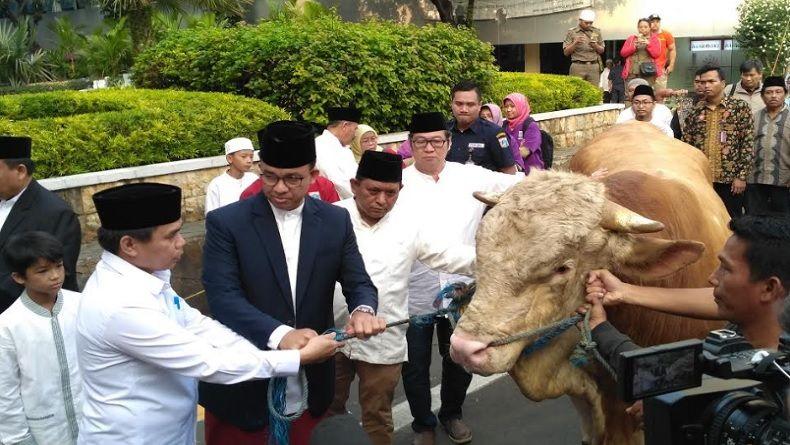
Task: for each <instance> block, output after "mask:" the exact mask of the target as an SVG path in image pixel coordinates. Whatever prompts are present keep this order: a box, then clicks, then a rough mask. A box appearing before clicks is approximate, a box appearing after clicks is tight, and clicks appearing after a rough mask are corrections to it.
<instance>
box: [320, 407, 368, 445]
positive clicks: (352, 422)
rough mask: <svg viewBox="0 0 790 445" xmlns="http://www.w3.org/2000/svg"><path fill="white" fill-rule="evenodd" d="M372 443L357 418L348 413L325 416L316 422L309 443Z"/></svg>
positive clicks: (356, 444) (345, 444) (346, 444)
mask: <svg viewBox="0 0 790 445" xmlns="http://www.w3.org/2000/svg"><path fill="white" fill-rule="evenodd" d="M334 444H343V445H373V442H371V441H370V438H369V437H368V435H367V433H365V430H363V429H362V427H361V426H360V425H359V422H358V421H357V419H355V418H353V417H351V415H350V414H340V415H337V416H332V417H327V418H326V419H323V420H322V421H320V422H318V425H316V427H315V429H314V430H313V434H312V435H311V436H310V445H334Z"/></svg>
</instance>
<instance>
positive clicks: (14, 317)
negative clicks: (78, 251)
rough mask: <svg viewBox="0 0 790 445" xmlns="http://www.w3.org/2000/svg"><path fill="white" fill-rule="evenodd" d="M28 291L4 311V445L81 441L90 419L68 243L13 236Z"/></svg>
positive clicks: (11, 252)
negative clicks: (67, 282)
mask: <svg viewBox="0 0 790 445" xmlns="http://www.w3.org/2000/svg"><path fill="white" fill-rule="evenodd" d="M3 256H4V258H5V261H6V263H7V264H8V267H9V269H10V271H11V278H12V279H13V280H14V281H16V282H17V283H19V284H21V285H22V286H24V288H25V290H24V291H23V292H22V295H20V296H19V298H18V299H17V300H16V301H15V302H14V303H13V304H12V305H11V306H10V307H9V308H8V309H7V310H6V311H5V312H3V313H2V314H0V419H2V420H0V443H5V444H39V445H43V444H55V443H57V444H74V443H76V441H77V425H78V423H79V419H80V417H81V416H82V412H81V405H82V403H81V402H82V379H81V376H80V371H79V369H78V368H77V346H76V337H75V332H76V331H75V326H76V318H77V307H78V305H79V296H80V294H78V293H76V292H71V291H68V290H63V289H61V286H62V285H63V280H64V279H65V271H64V269H63V245H62V244H61V243H60V241H58V240H57V239H56V238H55V237H53V236H52V235H50V234H48V233H46V232H37V231H36V232H25V233H21V234H18V235H14V236H13V237H11V238H10V239H9V240H8V243H7V244H6V247H5V249H4V250H3Z"/></svg>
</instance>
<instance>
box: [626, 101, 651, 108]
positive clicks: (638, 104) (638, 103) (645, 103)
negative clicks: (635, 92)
mask: <svg viewBox="0 0 790 445" xmlns="http://www.w3.org/2000/svg"><path fill="white" fill-rule="evenodd" d="M631 103H632V104H633V105H634V106H635V107H646V106H648V105H653V101H652V100H635V101H633V102H631Z"/></svg>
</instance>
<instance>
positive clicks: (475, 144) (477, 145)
mask: <svg viewBox="0 0 790 445" xmlns="http://www.w3.org/2000/svg"><path fill="white" fill-rule="evenodd" d="M483 147H485V144H481V143H480V142H470V143H469V146H468V148H469V158H467V160H466V163H467V164H474V161H473V160H472V153H473V152H474V151H475V149H476V148H483Z"/></svg>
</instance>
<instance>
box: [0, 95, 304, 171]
mask: <svg viewBox="0 0 790 445" xmlns="http://www.w3.org/2000/svg"><path fill="white" fill-rule="evenodd" d="M288 118H289V115H288V113H286V112H285V111H283V110H282V109H280V108H278V107H274V106H272V105H269V104H267V103H265V102H262V101H260V100H257V99H249V98H244V97H239V96H234V95H231V94H220V93H190V92H183V91H160V90H143V89H132V88H124V89H103V90H97V91H90V92H79V91H57V92H51V93H37V94H18V95H11V96H2V97H0V134H13V135H28V136H30V137H31V138H33V159H34V160H35V161H36V165H37V169H38V173H36V176H37V177H39V178H46V177H50V176H64V175H73V174H77V173H86V172H93V171H101V170H108V169H113V168H119V167H131V166H135V165H146V164H155V163H158V162H167V161H175V160H181V159H192V158H199V157H205V156H216V155H220V154H222V153H223V149H222V145H223V144H224V142H225V141H227V140H228V139H231V138H233V137H237V136H247V137H250V138H251V139H252V140H253V141H255V140H256V138H255V132H256V131H257V130H258V129H260V128H263V127H264V126H265V125H266V124H268V123H269V122H272V121H275V120H279V119H288Z"/></svg>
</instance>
